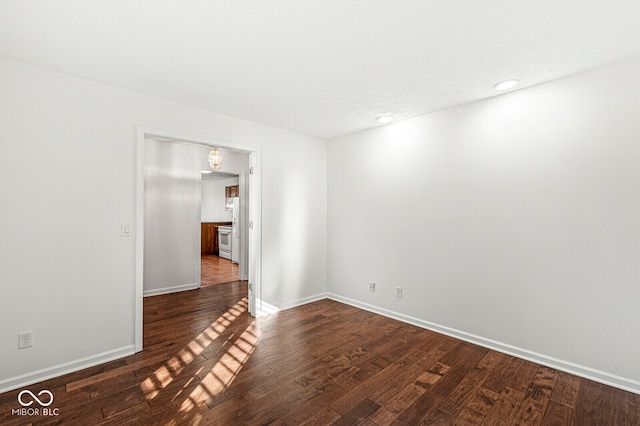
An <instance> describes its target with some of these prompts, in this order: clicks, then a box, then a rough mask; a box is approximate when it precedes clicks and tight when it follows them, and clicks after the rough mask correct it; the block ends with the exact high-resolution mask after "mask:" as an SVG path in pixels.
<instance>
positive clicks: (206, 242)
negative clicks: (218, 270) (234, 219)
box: [200, 222, 231, 256]
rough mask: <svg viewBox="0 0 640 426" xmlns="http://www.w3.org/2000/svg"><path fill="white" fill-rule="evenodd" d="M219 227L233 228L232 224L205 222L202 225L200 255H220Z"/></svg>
mask: <svg viewBox="0 0 640 426" xmlns="http://www.w3.org/2000/svg"><path fill="white" fill-rule="evenodd" d="M218 226H231V222H203V223H201V224H200V254H215V255H216V256H217V255H218V254H219V248H218V245H219V244H218Z"/></svg>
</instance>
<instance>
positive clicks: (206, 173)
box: [200, 169, 213, 175]
mask: <svg viewBox="0 0 640 426" xmlns="http://www.w3.org/2000/svg"><path fill="white" fill-rule="evenodd" d="M200 173H202V174H205V175H208V174H209V173H213V170H202V169H200Z"/></svg>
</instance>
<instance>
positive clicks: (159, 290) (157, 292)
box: [143, 283, 200, 297]
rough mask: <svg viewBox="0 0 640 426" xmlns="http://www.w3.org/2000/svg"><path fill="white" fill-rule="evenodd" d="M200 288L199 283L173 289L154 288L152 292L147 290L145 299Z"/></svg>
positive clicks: (144, 294) (177, 286)
mask: <svg viewBox="0 0 640 426" xmlns="http://www.w3.org/2000/svg"><path fill="white" fill-rule="evenodd" d="M198 288H200V286H199V285H198V283H191V284H183V285H176V286H173V287H164V288H153V289H151V290H145V291H144V293H143V297H150V296H159V295H161V294H169V293H178V292H180V291H188V290H196V289H198Z"/></svg>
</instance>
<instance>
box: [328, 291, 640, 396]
mask: <svg viewBox="0 0 640 426" xmlns="http://www.w3.org/2000/svg"><path fill="white" fill-rule="evenodd" d="M327 297H328V298H329V299H331V300H335V301H337V302H341V303H345V304H347V305H351V306H355V307H356V308H360V309H364V310H365V311H369V312H373V313H376V314H379V315H383V316H385V317H389V318H393V319H396V320H398V321H402V322H405V323H408V324H412V325H415V326H418V327H421V328H426V329H427V330H431V331H435V332H436V333H441V334H445V335H447V336H451V337H454V338H456V339H460V340H464V341H465V342H469V343H473V344H475V345H478V346H482V347H485V348H488V349H493V350H495V351H498V352H502V353H505V354H507V355H512V356H515V357H517V358H522V359H525V360H527V361H531V362H535V363H536V364H541V365H545V366H547V367H551V368H555V369H556V370H560V371H564V372H566V373H570V374H573V375H576V376H579V377H583V378H585V379H589V380H593V381H595V382H599V383H603V384H605V385H609V386H613V387H616V388H619V389H622V390H625V391H629V392H633V393H636V394H640V382H638V381H635V380H631V379H627V378H624V377H620V376H617V375H615V374H610V373H607V372H606V371H601V370H596V369H594V368H590V367H585V366H583V365H579V364H575V363H573V362H569V361H564V360H561V359H557V358H554V357H550V356H547V355H544V354H540V353H537V352H533V351H529V350H527V349H522V348H518V347H516V346H511V345H508V344H506V343H502V342H498V341H495V340H491V339H486V338H484V337H481V336H476V335H474V334H470V333H465V332H464V331H460V330H456V329H453V328H449V327H445V326H443V325H439V324H434V323H432V322H429V321H424V320H421V319H418V318H414V317H411V316H408V315H404V314H401V313H398V312H394V311H390V310H387V309H383V308H379V307H377V306H373V305H369V304H368V303H363V302H359V301H357V300H353V299H349V298H347V297H343V296H340V295H337V294H334V293H328V295H327Z"/></svg>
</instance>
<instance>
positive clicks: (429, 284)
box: [328, 61, 640, 392]
mask: <svg viewBox="0 0 640 426" xmlns="http://www.w3.org/2000/svg"><path fill="white" fill-rule="evenodd" d="M638 111H640V61H635V62H628V63H625V64H620V65H617V66H614V67H609V68H605V69H601V70H597V71H593V72H590V73H585V74H582V75H579V76H574V77H571V78H567V79H564V80H560V81H555V82H551V83H549V84H544V85H540V86H537V87H532V88H529V89H525V90H521V91H518V92H514V93H511V94H506V95H504V96H500V97H496V98H493V99H489V100H486V101H482V102H477V103H473V104H469V105H465V106H461V107H457V108H453V109H449V110H445V111H441V112H437V113H434V114H429V115H426V116H422V117H418V118H415V119H411V120H407V121H403V122H399V123H396V124H393V125H389V126H386V127H381V128H378V129H374V130H371V131H366V132H361V133H357V134H353V135H350V136H345V137H341V138H337V139H335V140H332V141H330V142H329V147H328V206H329V210H328V212H329V214H328V228H329V242H328V271H329V275H328V276H329V282H328V288H329V292H330V293H332V297H335V298H337V299H339V300H343V301H347V302H349V303H353V304H356V305H359V306H364V307H366V308H368V309H373V310H377V311H380V312H383V310H384V312H385V313H386V314H388V315H395V316H397V317H400V318H403V319H405V320H409V321H413V322H415V323H418V324H421V325H425V326H429V327H432V328H437V329H440V330H443V331H446V332H450V333H452V334H455V335H458V336H460V337H463V338H466V339H470V340H472V341H476V342H479V343H481V344H485V345H489V346H491V345H493V346H494V347H497V348H500V349H501V350H508V351H511V352H512V353H516V354H518V355H521V356H526V357H529V358H530V359H536V360H539V361H541V362H544V363H547V364H553V365H556V366H559V367H561V368H564V369H571V370H572V371H574V372H578V373H580V374H582V375H590V376H591V377H595V378H597V379H599V380H602V381H608V382H609V383H613V384H616V385H618V386H622V387H626V388H627V389H633V390H635V391H636V392H640V363H639V362H638V360H639V359H640V339H638V338H637V336H638V325H639V324H640V309H638V301H639V300H640V191H639V190H638V184H639V183H640V119H639V118H640V116H639V115H638ZM369 282H376V283H377V290H376V292H374V293H371V292H369V290H368V283H369ZM396 286H401V287H403V289H404V298H403V299H396V297H395V287H396ZM447 328H448V329H447Z"/></svg>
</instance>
